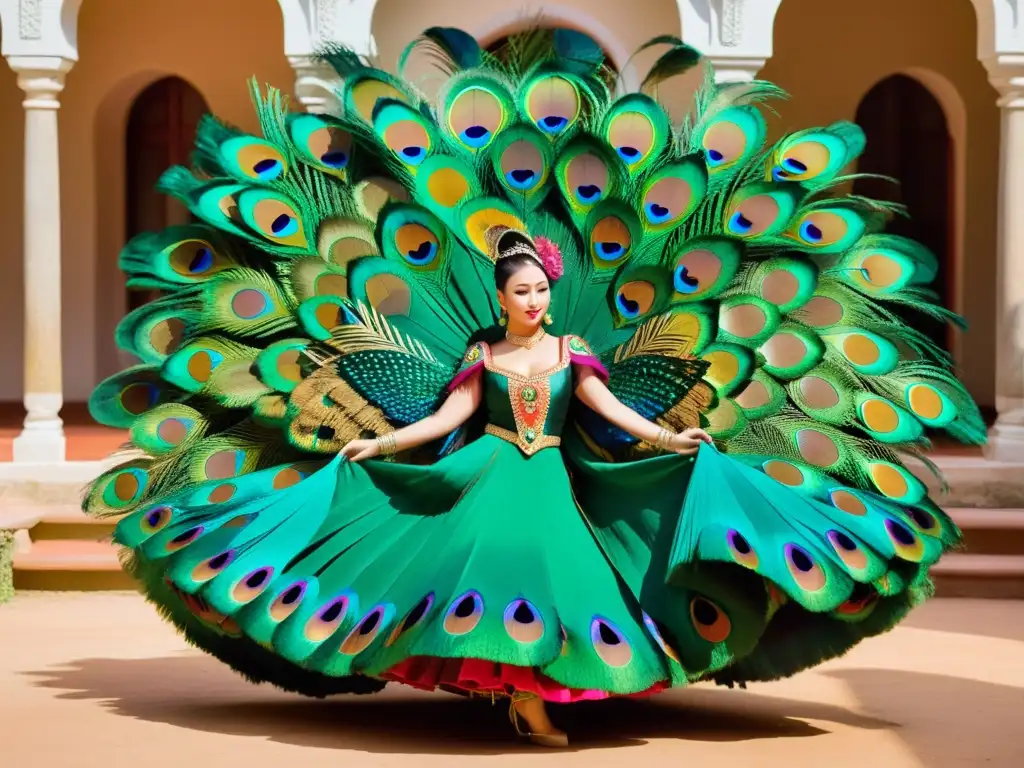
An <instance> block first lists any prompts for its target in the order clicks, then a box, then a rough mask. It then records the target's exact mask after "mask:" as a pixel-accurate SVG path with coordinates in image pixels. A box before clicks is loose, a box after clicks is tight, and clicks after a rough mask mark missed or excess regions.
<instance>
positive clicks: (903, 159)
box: [853, 75, 956, 350]
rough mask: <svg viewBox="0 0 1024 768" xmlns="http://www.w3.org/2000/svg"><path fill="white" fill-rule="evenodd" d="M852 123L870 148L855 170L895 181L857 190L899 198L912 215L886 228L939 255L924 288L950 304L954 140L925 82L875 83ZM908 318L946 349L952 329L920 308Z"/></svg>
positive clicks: (870, 182) (859, 184)
mask: <svg viewBox="0 0 1024 768" xmlns="http://www.w3.org/2000/svg"><path fill="white" fill-rule="evenodd" d="M856 122H857V123H858V124H859V125H860V126H861V128H863V129H864V132H865V134H867V140H868V142H867V148H866V149H865V151H864V154H863V155H862V156H861V158H860V161H859V162H858V165H857V171H858V173H871V174H879V175H881V176H887V177H890V178H893V179H896V180H897V182H898V183H897V184H893V183H892V182H890V181H885V180H883V179H858V180H857V181H856V182H854V185H853V191H854V193H855V194H858V195H864V196H866V197H871V198H875V199H877V200H890V201H893V202H897V203H902V204H903V205H905V206H906V207H907V211H908V213H909V218H907V217H904V216H897V217H895V218H894V219H893V220H892V221H891V222H890V223H889V226H888V227H887V231H888V232H892V233H894V234H898V235H903V236H905V237H909V238H912V239H914V240H917V241H918V242H920V243H923V244H924V245H926V246H928V247H929V248H930V249H931V250H932V252H934V253H935V256H936V257H937V258H938V262H939V268H938V272H937V274H936V277H935V280H934V282H933V283H932V284H931V285H930V286H928V287H929V288H931V289H932V290H934V291H935V292H936V293H937V294H938V295H939V300H940V301H941V303H942V304H943V306H947V307H948V306H950V302H951V299H952V297H953V295H954V293H953V286H952V285H951V279H952V276H953V275H954V274H955V270H954V268H953V266H954V265H953V263H952V260H953V258H954V244H955V242H956V215H955V212H956V200H955V194H956V187H955V174H954V169H955V167H956V165H955V156H954V150H955V147H954V144H953V140H952V137H951V136H950V131H949V125H948V123H947V120H946V114H945V112H944V111H943V109H942V106H941V104H939V102H938V100H937V99H936V98H935V97H934V96H933V95H932V93H931V91H929V90H928V89H927V88H926V87H925V86H924V85H922V84H921V83H920V82H919V81H917V80H915V79H914V78H912V77H908V76H906V75H892V76H890V77H887V78H885V79H884V80H881V81H880V82H878V83H877V84H876V85H875V86H874V87H873V88H872V89H871V90H870V91H868V93H867V95H865V96H864V99H863V100H862V101H861V103H860V105H859V106H858V107H857V117H856ZM906 317H907V319H908V320H909V321H910V322H912V324H913V325H914V326H915V327H917V328H919V329H921V330H922V331H924V332H925V333H926V334H928V336H930V337H931V338H932V339H933V340H934V341H935V342H936V343H937V344H938V345H939V346H940V347H941V348H943V349H945V350H949V349H950V348H951V329H950V328H949V327H948V326H947V325H946V324H944V323H941V322H939V321H937V320H933V319H931V318H929V317H927V316H924V315H922V314H920V313H918V312H913V313H907V315H906Z"/></svg>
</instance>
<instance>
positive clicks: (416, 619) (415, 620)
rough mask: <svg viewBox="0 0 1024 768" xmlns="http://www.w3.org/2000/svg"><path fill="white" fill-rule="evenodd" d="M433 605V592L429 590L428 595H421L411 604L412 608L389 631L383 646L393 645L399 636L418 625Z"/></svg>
mask: <svg viewBox="0 0 1024 768" xmlns="http://www.w3.org/2000/svg"><path fill="white" fill-rule="evenodd" d="M433 607H434V593H433V592H431V593H430V594H429V595H426V596H425V597H423V598H422V599H421V600H420V601H419V602H418V603H416V605H414V606H413V608H412V610H411V611H409V612H408V613H407V614H406V615H405V617H404V618H403V619H402V620H401V621H400V622H398V625H397V626H396V627H395V628H394V629H393V630H392V631H391V635H390V636H389V637H388V639H387V641H386V642H385V643H384V645H385V646H391V645H394V644H395V642H396V641H397V640H398V638H399V637H401V636H402V635H405V634H407V633H408V632H410V631H412V630H413V629H415V628H416V627H418V626H419V625H420V624H421V623H422V622H423V620H424V619H425V618H426V617H427V616H428V615H429V613H430V609H431V608H433Z"/></svg>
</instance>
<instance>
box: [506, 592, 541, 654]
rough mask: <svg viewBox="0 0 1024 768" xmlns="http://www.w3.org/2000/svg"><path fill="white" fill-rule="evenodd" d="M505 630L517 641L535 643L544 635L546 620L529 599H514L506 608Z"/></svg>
mask: <svg viewBox="0 0 1024 768" xmlns="http://www.w3.org/2000/svg"><path fill="white" fill-rule="evenodd" d="M504 623H505V631H506V632H508V636H509V637H511V638H512V639H513V640H515V641H516V642H517V643H523V644H527V643H535V642H537V641H538V640H540V639H541V637H543V636H544V620H543V619H541V617H540V613H539V612H538V611H537V609H536V608H535V607H534V606H533V604H532V603H530V602H529V601H527V600H522V599H520V600H513V601H512V602H511V603H509V605H508V607H507V608H506V609H505V615H504Z"/></svg>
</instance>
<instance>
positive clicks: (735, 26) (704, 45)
mask: <svg viewBox="0 0 1024 768" xmlns="http://www.w3.org/2000/svg"><path fill="white" fill-rule="evenodd" d="M676 3H677V5H678V7H679V18H680V20H681V21H682V27H683V28H682V38H683V40H685V41H686V42H687V43H689V44H690V45H692V46H693V47H694V48H696V49H697V50H698V51H700V52H701V53H702V54H704V56H705V58H707V59H708V60H709V61H710V62H711V63H712V64H713V65H714V67H715V78H716V79H717V80H718V81H719V82H734V81H749V80H753V79H754V78H755V77H756V76H757V73H758V71H760V69H761V68H762V67H763V66H764V64H765V62H766V61H767V60H768V59H769V58H771V55H772V35H773V27H774V24H775V12H776V11H777V10H778V9H779V5H780V4H781V3H782V0H756V2H748V0H676Z"/></svg>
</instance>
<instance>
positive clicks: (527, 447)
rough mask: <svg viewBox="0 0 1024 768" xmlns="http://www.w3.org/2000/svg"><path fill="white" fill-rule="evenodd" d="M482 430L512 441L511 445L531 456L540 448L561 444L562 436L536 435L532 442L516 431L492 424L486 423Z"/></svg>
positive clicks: (509, 441)
mask: <svg viewBox="0 0 1024 768" xmlns="http://www.w3.org/2000/svg"><path fill="white" fill-rule="evenodd" d="M484 432H486V433H487V434H488V435H494V436H495V437H500V438H501V439H502V440H504V441H505V442H508V443H512V445H514V446H517V447H518V448H519V450H521V451H522V452H523V453H525V454H526V455H527V456H532V455H533V454H535V453H536V452H537V451H539V450H540V449H541V448H554V447H557V446H559V445H561V444H562V438H560V437H555V436H554V435H538V436H537V437H536V438H535V439H534V441H533V442H532V443H527V442H525V441H524V440H523V439H522V438H521V437H520V436H519V435H518V433H516V432H513V431H512V430H511V429H505V428H503V427H498V426H495V425H494V424H488V425H487V426H486V427H484Z"/></svg>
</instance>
